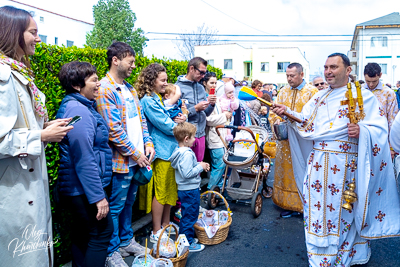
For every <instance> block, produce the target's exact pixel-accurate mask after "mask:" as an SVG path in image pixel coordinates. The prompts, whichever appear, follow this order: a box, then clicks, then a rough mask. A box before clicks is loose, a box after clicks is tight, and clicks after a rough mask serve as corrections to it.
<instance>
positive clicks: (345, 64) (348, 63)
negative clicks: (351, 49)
mask: <svg viewBox="0 0 400 267" xmlns="http://www.w3.org/2000/svg"><path fill="white" fill-rule="evenodd" d="M328 57H341V58H342V61H343V64H344V66H345V67H346V68H347V67H350V59H349V58H348V57H347V56H346V55H345V54H342V53H333V54H330V55H329V56H328Z"/></svg>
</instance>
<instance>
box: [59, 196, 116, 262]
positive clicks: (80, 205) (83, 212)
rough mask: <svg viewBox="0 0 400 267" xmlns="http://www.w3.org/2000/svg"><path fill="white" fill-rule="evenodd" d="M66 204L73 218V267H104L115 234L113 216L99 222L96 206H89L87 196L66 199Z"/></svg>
mask: <svg viewBox="0 0 400 267" xmlns="http://www.w3.org/2000/svg"><path fill="white" fill-rule="evenodd" d="M65 204H67V207H68V208H69V209H70V211H71V216H72V218H71V219H72V225H71V237H72V266H74V267H89V266H90V267H97V266H98V267H100V266H101V267H104V265H105V261H106V257H107V248H108V245H109V243H110V239H111V234H112V232H113V222H112V218H111V214H110V213H108V214H107V216H106V217H105V218H103V219H101V220H100V221H99V220H97V219H96V215H97V207H96V204H89V202H88V200H87V198H86V195H80V196H68V197H65Z"/></svg>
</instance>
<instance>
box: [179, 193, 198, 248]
mask: <svg viewBox="0 0 400 267" xmlns="http://www.w3.org/2000/svg"><path fill="white" fill-rule="evenodd" d="M178 197H179V200H180V201H181V212H182V218H181V221H180V222H179V234H185V235H186V238H187V240H188V241H189V244H192V242H193V238H194V224H195V223H196V222H197V218H198V217H199V207H200V190H199V189H194V190H186V191H180V190H178Z"/></svg>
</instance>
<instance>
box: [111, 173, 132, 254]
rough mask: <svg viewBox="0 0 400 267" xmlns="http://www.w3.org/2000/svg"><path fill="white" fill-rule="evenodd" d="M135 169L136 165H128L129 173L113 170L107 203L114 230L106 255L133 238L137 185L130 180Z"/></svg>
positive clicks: (125, 244)
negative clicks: (133, 208) (133, 215)
mask: <svg viewBox="0 0 400 267" xmlns="http://www.w3.org/2000/svg"><path fill="white" fill-rule="evenodd" d="M137 170H138V166H133V167H129V173H115V172H113V176H112V180H111V194H110V199H109V205H110V214H111V218H112V221H113V225H114V231H113V233H112V236H111V240H110V245H109V246H108V250H107V252H108V256H111V254H113V253H114V251H117V250H118V249H119V247H120V246H121V247H125V246H127V245H129V242H130V241H131V239H132V238H133V230H132V226H131V225H132V206H133V203H134V202H135V198H136V191H137V189H138V187H137V185H135V184H134V183H133V182H132V177H133V175H134V174H135V173H136V171H137Z"/></svg>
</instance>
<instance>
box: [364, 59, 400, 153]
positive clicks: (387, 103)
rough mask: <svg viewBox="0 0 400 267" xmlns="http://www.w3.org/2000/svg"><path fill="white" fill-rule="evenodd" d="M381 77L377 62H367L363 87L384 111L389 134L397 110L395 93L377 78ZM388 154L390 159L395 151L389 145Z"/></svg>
mask: <svg viewBox="0 0 400 267" xmlns="http://www.w3.org/2000/svg"><path fill="white" fill-rule="evenodd" d="M381 77H382V72H381V67H380V66H379V64H377V63H368V64H367V65H366V66H365V68H364V79H365V85H364V87H365V88H366V89H368V90H370V91H371V92H372V93H373V94H374V95H375V96H376V97H377V98H378V101H379V102H380V103H381V108H382V111H383V112H384V113H385V117H386V119H387V121H388V126H389V134H390V129H391V128H392V124H393V121H394V118H395V117H396V115H397V113H398V112H399V108H398V105H397V99H396V93H395V92H394V91H393V90H392V89H390V88H388V87H387V86H386V85H384V84H383V83H382V82H381V81H380V80H379V79H380V78H381ZM390 154H391V156H392V159H393V158H394V155H395V152H394V150H393V148H392V146H390Z"/></svg>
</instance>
